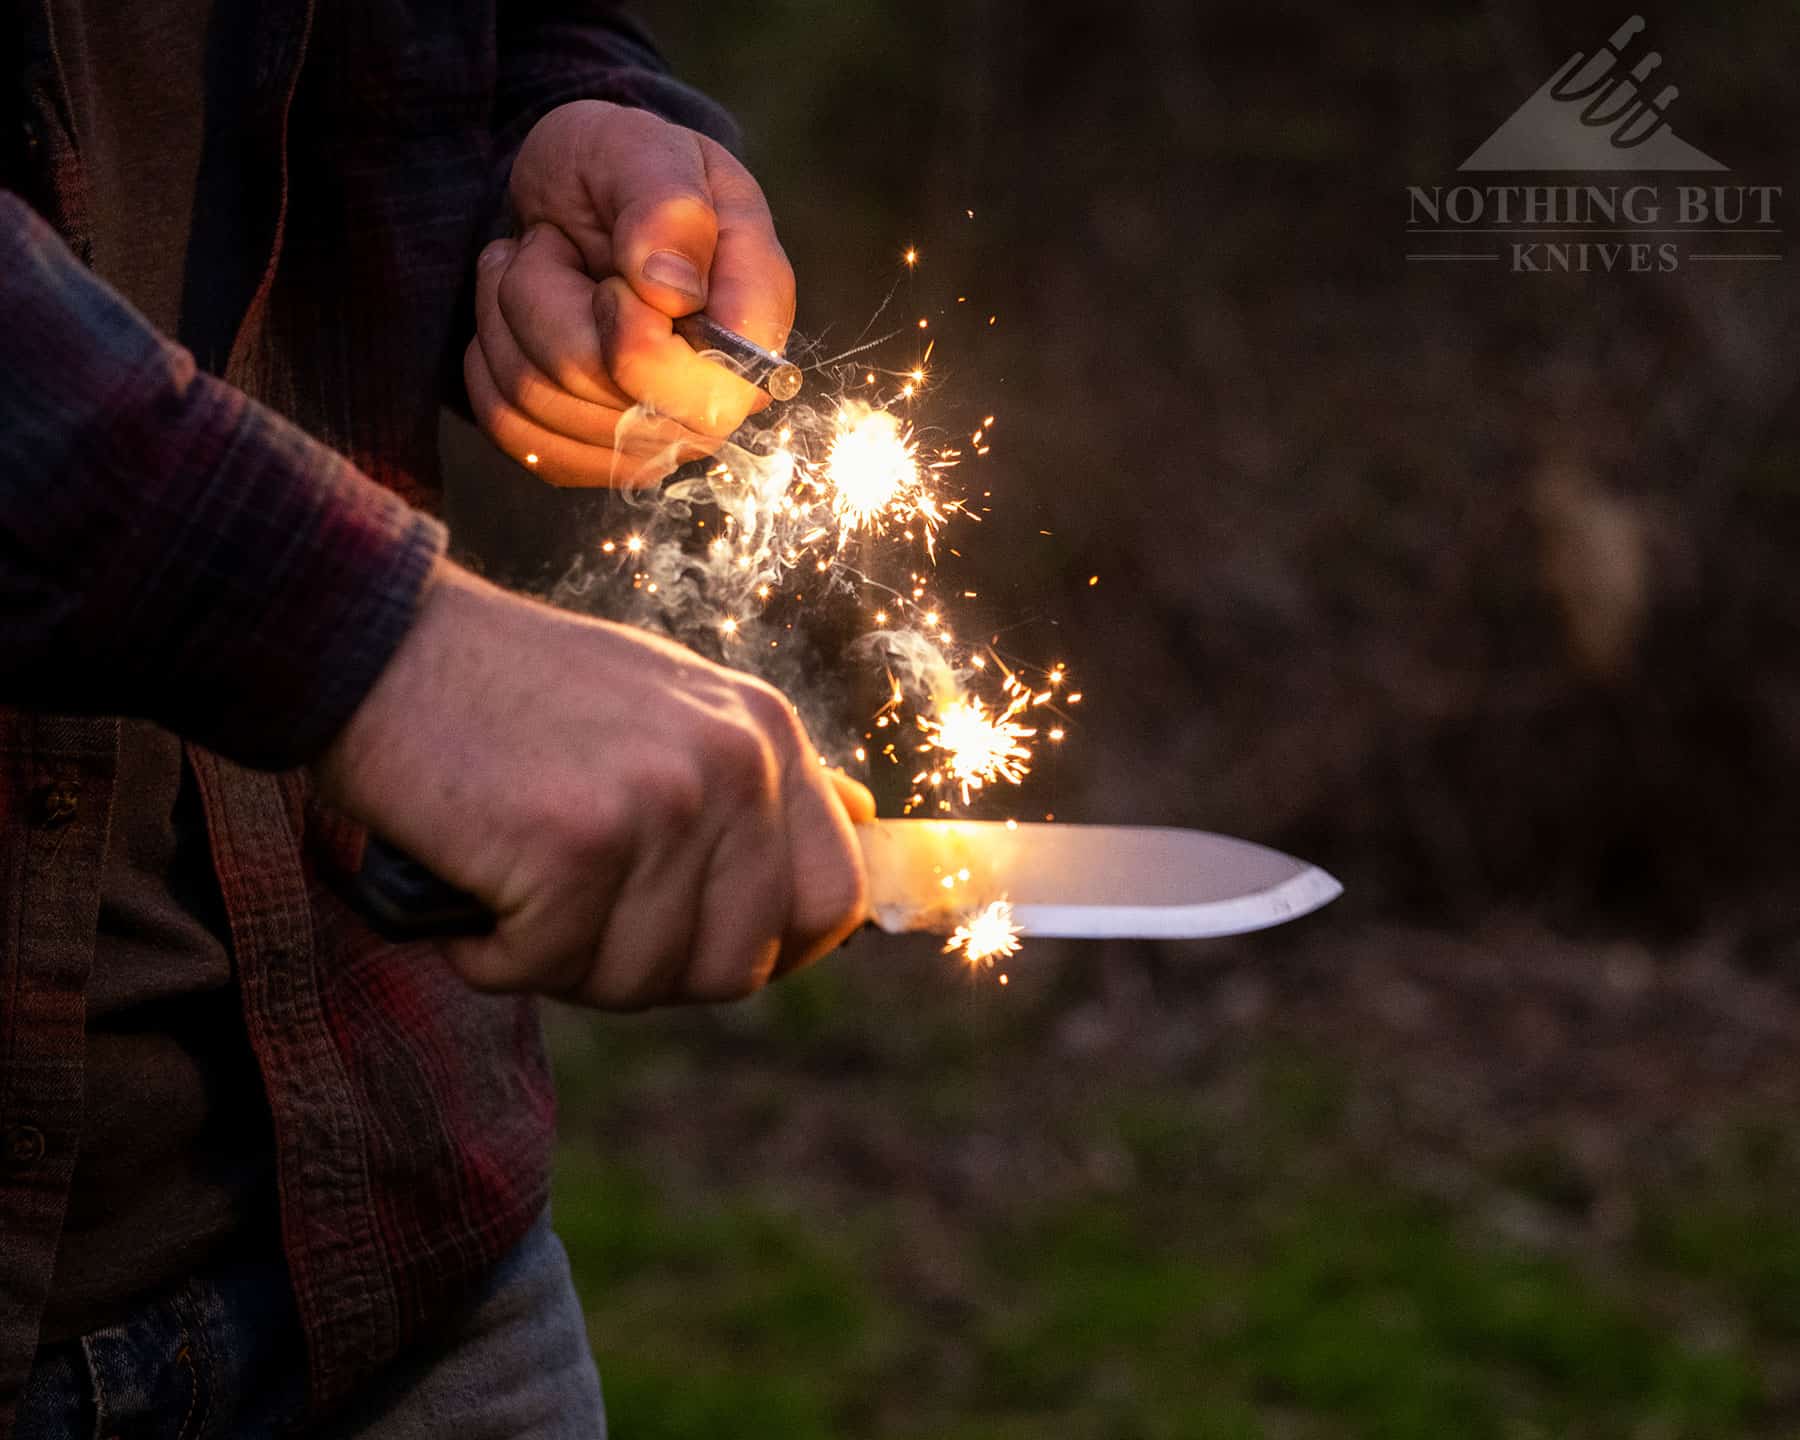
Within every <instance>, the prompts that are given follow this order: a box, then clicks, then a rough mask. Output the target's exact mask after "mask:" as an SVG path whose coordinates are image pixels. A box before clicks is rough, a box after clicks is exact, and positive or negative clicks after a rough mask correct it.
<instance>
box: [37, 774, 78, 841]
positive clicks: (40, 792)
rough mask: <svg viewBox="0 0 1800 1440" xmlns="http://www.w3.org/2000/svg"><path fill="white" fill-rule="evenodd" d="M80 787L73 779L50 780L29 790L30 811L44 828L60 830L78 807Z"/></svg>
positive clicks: (72, 816)
mask: <svg viewBox="0 0 1800 1440" xmlns="http://www.w3.org/2000/svg"><path fill="white" fill-rule="evenodd" d="M80 797H81V787H80V786H79V785H77V784H76V783H75V782H74V781H73V780H52V781H50V782H49V783H47V784H44V785H40V786H38V787H37V789H35V790H33V791H32V792H31V807H32V812H33V814H34V815H35V817H36V819H37V823H38V824H39V825H42V826H43V827H44V828H45V829H46V830H60V829H62V828H63V826H65V825H67V824H68V823H69V822H70V821H71V820H73V819H74V818H75V812H76V810H77V809H79V808H80Z"/></svg>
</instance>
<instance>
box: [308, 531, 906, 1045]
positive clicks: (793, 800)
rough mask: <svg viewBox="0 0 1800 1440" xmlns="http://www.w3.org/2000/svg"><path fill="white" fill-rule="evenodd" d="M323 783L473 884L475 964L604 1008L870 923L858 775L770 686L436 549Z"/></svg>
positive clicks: (707, 991)
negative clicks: (509, 590)
mask: <svg viewBox="0 0 1800 1440" xmlns="http://www.w3.org/2000/svg"><path fill="white" fill-rule="evenodd" d="M317 769H318V773H319V777H320V781H321V784H322V787H323V789H324V791H325V793H326V795H327V796H328V798H330V799H332V800H333V801H334V802H335V803H337V804H339V805H341V806H343V808H344V809H346V810H347V811H348V812H349V813H350V814H352V815H354V816H356V817H357V818H358V819H360V820H362V821H364V822H365V823H367V824H368V825H369V826H370V827H371V828H373V829H374V830H376V831H377V832H378V833H379V834H381V835H383V836H384V837H386V838H387V839H388V840H390V841H392V842H393V843H394V844H396V845H399V846H401V847H403V848H404V849H405V850H407V851H408V852H409V853H410V854H412V855H414V856H416V857H417V858H418V859H419V860H420V861H422V862H423V863H424V864H425V865H427V866H429V867H430V868H431V869H432V870H433V871H435V872H436V873H437V874H438V875H439V876H441V877H442V878H443V879H445V880H448V881H450V882H451V883H452V884H455V885H458V886H461V887H462V888H463V889H465V890H468V891H470V892H471V893H472V894H474V895H476V896H478V897H480V898H481V899H482V900H483V901H485V902H486V903H487V904H488V905H489V906H490V907H491V908H492V909H493V911H494V912H495V914H496V915H497V916H498V917H499V925H498V927H497V929H496V930H495V932H494V934H493V935H491V936H488V937H485V938H482V939H479V940H474V939H468V940H456V941H453V942H450V943H448V944H446V946H445V947H444V948H445V951H446V953H447V954H448V955H449V958H450V961H451V963H452V964H453V965H455V966H456V968H457V970H458V971H459V972H460V973H461V974H462V975H463V977H464V978H465V979H467V980H468V981H469V982H470V983H471V984H474V985H476V986H479V987H481V988H483V989H496V990H535V991H541V992H543V993H546V994H552V995H560V996H563V997H564V998H567V999H572V1000H577V1001H580V1002H583V1003H586V1004H589V1005H595V1006H600V1007H602V1008H606V1009H635V1008H637V1007H640V1006H644V1005H654V1004H661V1003H666V1002H672V1001H682V1000H694V1001H713V1000H730V999H735V998H737V997H739V996H743V995H746V994H748V993H750V992H751V991H753V990H755V989H756V988H758V987H759V986H761V985H762V984H764V983H765V982H766V981H767V980H768V979H769V978H770V976H771V975H775V974H779V973H781V972H783V971H785V970H788V969H792V968H794V967H796V966H800V965H805V964H807V963H809V962H811V961H812V960H815V959H817V958H818V957H819V956H820V955H823V954H824V953H825V952H826V951H828V950H830V949H832V948H833V947H834V946H836V945H837V944H838V943H839V942H841V941H842V940H843V939H844V937H845V936H846V935H848V934H849V933H850V932H851V931H852V930H853V929H854V928H855V927H856V926H857V925H858V924H860V923H861V921H862V919H863V915H864V909H865V896H864V877H863V871H862V861H861V857H860V852H859V850H858V848H857V845H856V840H855V837H854V835H853V834H852V832H851V825H852V823H853V822H856V821H863V820H868V819H871V818H873V816H874V812H875V806H874V801H873V800H872V799H871V798H870V796H869V793H868V791H866V790H864V789H863V788H862V787H861V786H860V785H857V784H856V783H855V782H854V781H851V780H849V779H848V778H847V777H845V776H844V775H842V774H840V773H838V772H836V771H832V770H827V769H826V768H825V767H824V766H823V765H821V764H820V763H819V757H818V755H817V754H816V753H815V752H814V750H813V747H812V745H811V743H810V742H809V741H808V740H807V737H806V734H805V731H804V730H803V729H802V728H801V725H800V721H799V719H798V717H797V716H796V715H795V713H794V707H793V706H792V705H790V704H789V703H788V702H787V700H786V699H785V698H784V697H783V696H782V695H781V694H780V693H779V692H778V691H776V690H774V689H772V688H771V687H769V686H767V685H765V684H763V683H762V682H761V681H758V680H753V679H751V678H749V677H748V676H744V675H740V674H738V673H737V672H735V671H732V670H726V669H724V668H722V667H720V666H717V665H714V664H711V663H710V662H708V661H706V660H703V659H701V658H700V657H699V656H697V655H695V654H693V653H692V652H691V651H688V650H684V649H682V648H681V647H680V646H678V645H674V644H671V643H669V642H668V641H665V640H660V639H658V638H657V637H655V636H652V635H646V634H644V633H642V632H640V631H636V630H629V629H626V628H625V627H623V626H619V625H612V624H608V623H606V622H605V621H599V620H585V619H581V618H579V617H576V616H573V615H567V614H564V613H562V612H560V611H556V610H552V609H550V608H549V607H548V606H544V605H539V604H536V603H534V602H533V601H529V600H523V599H519V598H517V597H515V596H511V595H508V594H506V593H505V592H504V591H501V590H498V589H495V588H494V587H493V586H491V585H488V584H486V583H485V582H483V581H480V580H477V579H475V578H474V577H472V576H470V575H468V574H467V573H466V572H464V571H461V570H459V569H457V568H456V567H455V566H454V565H451V564H449V563H447V562H445V563H442V564H440V567H439V571H438V574H437V575H436V576H435V577H434V579H433V582H432V586H431V588H430V590H429V591H428V592H427V594H426V598H425V601H424V604H423V608H422V610H421V613H420V617H419V619H418V621H417V623H416V624H415V625H414V627H413V629H412V631H411V632H409V634H408V635H407V638H406V639H405V640H404V641H403V642H402V643H401V646H400V649H399V650H398V651H397V652H396V654H395V656H394V658H393V660H392V661H390V662H389V664H388V667H387V669H386V670H384V671H383V672H382V675H381V678H380V679H379V680H377V681H376V683H375V688H374V689H373V690H371V691H370V692H369V695H368V696H367V698H366V699H365V700H364V701H363V703H362V705H361V706H360V707H359V708H358V710H357V711H356V713H355V714H354V715H353V716H352V717H351V719H350V723H349V724H348V725H347V726H346V727H345V729H344V732H343V733H342V734H341V735H340V736H339V738H338V739H337V741H336V742H335V743H334V744H333V746H332V748H331V749H330V750H329V751H328V752H327V753H326V755H325V756H324V758H323V759H322V760H321V761H320V763H319V765H318V767H317Z"/></svg>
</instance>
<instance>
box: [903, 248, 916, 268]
mask: <svg viewBox="0 0 1800 1440" xmlns="http://www.w3.org/2000/svg"><path fill="white" fill-rule="evenodd" d="M902 258H904V259H905V261H906V263H907V264H908V265H917V264H918V263H919V252H918V251H917V250H916V249H914V248H913V247H912V246H911V245H908V246H907V247H906V254H905V256H904V257H902Z"/></svg>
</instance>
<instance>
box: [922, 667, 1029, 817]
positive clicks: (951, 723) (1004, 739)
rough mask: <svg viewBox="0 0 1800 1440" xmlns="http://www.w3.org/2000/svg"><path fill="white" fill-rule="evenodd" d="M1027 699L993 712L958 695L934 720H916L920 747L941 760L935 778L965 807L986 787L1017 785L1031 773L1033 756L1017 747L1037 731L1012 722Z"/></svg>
mask: <svg viewBox="0 0 1800 1440" xmlns="http://www.w3.org/2000/svg"><path fill="white" fill-rule="evenodd" d="M1030 698H1031V697H1030V695H1029V694H1028V693H1018V694H1015V695H1014V696H1013V697H1012V700H1011V701H1010V702H1009V703H1008V705H1007V707H1006V708H1005V709H1004V710H1001V711H999V712H997V713H994V712H990V711H989V710H988V708H987V706H985V705H984V704H983V703H982V702H981V699H980V697H979V696H975V695H959V696H958V697H957V698H956V699H954V700H952V701H950V702H949V703H948V704H946V705H945V706H944V707H943V708H942V709H941V710H939V711H938V713H937V714H936V715H922V716H920V717H919V729H920V730H922V731H923V732H924V734H925V745H924V747H923V748H924V749H925V750H927V751H936V752H938V753H939V754H941V755H942V756H943V762H942V769H941V771H939V772H938V773H940V774H941V775H943V776H944V777H947V778H948V780H949V781H950V783H952V784H954V785H956V786H957V787H958V788H959V789H960V790H961V791H962V798H963V804H965V805H966V804H968V803H969V796H970V793H971V792H972V791H975V790H979V789H981V787H982V786H984V785H987V784H990V783H992V782H993V781H995V780H1005V781H1007V782H1008V783H1009V784H1013V785H1017V784H1018V783H1019V782H1020V781H1021V780H1023V779H1024V778H1025V776H1026V774H1027V773H1028V772H1029V770H1030V761H1031V751H1030V749H1029V748H1028V747H1026V746H1024V745H1022V744H1020V743H1019V742H1020V741H1022V740H1029V739H1030V738H1031V737H1032V736H1033V735H1035V734H1037V730H1036V729H1035V728H1034V727H1033V726H1030V725H1021V724H1020V723H1019V721H1018V719H1017V718H1016V717H1017V716H1018V714H1019V712H1020V711H1021V710H1023V709H1024V708H1025V706H1026V704H1027V703H1028V702H1029V700H1030ZM934 783H935V782H934Z"/></svg>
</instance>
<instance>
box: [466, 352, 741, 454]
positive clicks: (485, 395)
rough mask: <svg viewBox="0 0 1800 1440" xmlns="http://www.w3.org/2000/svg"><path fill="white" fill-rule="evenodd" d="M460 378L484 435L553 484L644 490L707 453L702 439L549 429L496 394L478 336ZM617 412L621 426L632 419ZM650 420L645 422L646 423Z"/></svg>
mask: <svg viewBox="0 0 1800 1440" xmlns="http://www.w3.org/2000/svg"><path fill="white" fill-rule="evenodd" d="M463 383H464V384H465V385H466V386H467V387H468V392H469V406H470V409H471V410H473V412H474V414H475V418H476V419H477V420H479V421H480V422H481V428H482V429H483V430H484V431H485V432H486V433H487V435H488V438H489V439H491V440H492V441H493V442H494V444H496V445H497V446H499V447H500V449H501V450H503V451H504V452H505V453H506V454H508V455H511V456H512V457H513V458H514V459H516V460H518V461H520V462H521V463H523V464H525V465H528V466H529V467H530V468H531V469H532V471H534V472H535V473H536V474H538V475H540V476H542V477H543V478H544V479H545V480H547V481H549V482H550V484H552V485H561V486H570V487H584V488H592V487H594V486H601V485H604V486H610V487H612V488H613V489H617V490H634V489H643V488H646V487H648V486H652V485H655V484H657V483H658V482H659V481H661V480H662V479H663V478H664V477H665V476H666V475H668V474H669V472H670V471H672V470H674V469H675V467H676V466H678V465H681V464H683V463H685V462H686V461H688V460H693V459H698V458H700V457H701V456H703V455H705V454H707V453H708V447H707V446H706V445H705V444H703V443H700V442H686V441H683V442H676V443H674V444H672V445H667V446H664V447H663V448H662V449H660V450H659V449H654V448H649V447H644V449H643V453H638V451H637V450H636V449H634V448H633V446H632V445H631V444H623V443H622V444H621V445H619V446H607V445H589V444H584V443H583V442H581V441H579V440H571V439H569V438H568V437H567V436H566V435H559V434H557V433H555V432H554V431H552V430H549V429H547V428H546V427H545V426H543V425H542V424H540V423H539V422H538V421H536V420H534V419H532V418H531V417H530V416H529V415H527V414H525V413H524V412H523V411H522V410H520V409H519V408H518V407H517V406H516V405H514V404H512V402H510V401H509V400H507V399H506V397H505V396H503V395H502V394H501V393H500V387H499V384H498V382H496V380H495V379H494V376H493V372H492V371H491V370H490V369H489V367H488V363H487V358H486V356H485V355H484V354H483V352H482V348H481V342H480V341H479V340H476V341H471V342H470V344H469V348H468V350H467V351H465V352H464V354H463ZM633 418H635V417H631V416H621V417H620V429H621V430H627V429H628V426H629V423H630V421H631V419H633ZM644 423H646V424H648V423H649V422H647V421H646V422H644Z"/></svg>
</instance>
